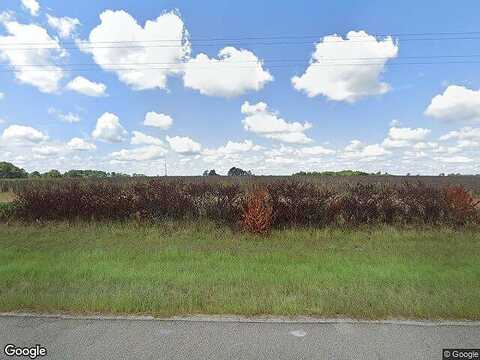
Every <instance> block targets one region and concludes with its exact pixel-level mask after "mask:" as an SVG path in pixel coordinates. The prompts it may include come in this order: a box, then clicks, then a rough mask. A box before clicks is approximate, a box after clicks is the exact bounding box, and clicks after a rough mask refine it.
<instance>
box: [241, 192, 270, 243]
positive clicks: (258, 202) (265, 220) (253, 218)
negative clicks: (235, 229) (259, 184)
mask: <svg viewBox="0 0 480 360" xmlns="http://www.w3.org/2000/svg"><path fill="white" fill-rule="evenodd" d="M242 224H243V227H244V229H245V230H247V231H249V232H251V233H254V234H261V235H264V234H267V233H269V232H270V230H271V228H272V204H271V201H270V197H269V194H268V191H266V190H265V189H263V188H257V189H254V190H252V191H251V192H250V193H248V194H247V196H246V198H245V203H244V206H243V216H242Z"/></svg>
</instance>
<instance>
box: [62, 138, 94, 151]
mask: <svg viewBox="0 0 480 360" xmlns="http://www.w3.org/2000/svg"><path fill="white" fill-rule="evenodd" d="M67 147H68V148H70V149H71V150H77V151H89V150H95V149H96V148H97V147H96V146H95V144H92V143H90V142H88V141H86V140H85V139H81V138H78V137H75V138H72V139H71V140H70V141H69V142H68V143H67Z"/></svg>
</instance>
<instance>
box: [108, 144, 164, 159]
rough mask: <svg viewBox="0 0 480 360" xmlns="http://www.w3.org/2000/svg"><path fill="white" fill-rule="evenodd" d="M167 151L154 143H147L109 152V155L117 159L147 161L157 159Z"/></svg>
mask: <svg viewBox="0 0 480 360" xmlns="http://www.w3.org/2000/svg"><path fill="white" fill-rule="evenodd" d="M166 153H167V151H166V150H165V149H164V148H162V147H160V146H156V145H149V146H144V147H139V148H135V149H130V150H127V149H123V150H120V151H117V152H113V153H111V154H110V157H111V158H113V159H114V160H117V161H147V160H157V159H160V158H162V157H164V156H165V154H166Z"/></svg>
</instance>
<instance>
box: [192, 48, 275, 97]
mask: <svg viewBox="0 0 480 360" xmlns="http://www.w3.org/2000/svg"><path fill="white" fill-rule="evenodd" d="M184 69H185V70H184V75H183V82H184V84H185V86H186V87H188V88H192V89H195V90H198V91H200V93H202V94H204V95H210V96H223V97H234V96H238V95H241V94H244V93H246V92H247V91H252V90H253V91H258V90H260V89H262V88H263V87H264V85H265V84H266V83H267V82H269V81H272V80H273V77H272V75H270V73H269V72H268V71H266V70H264V69H263V63H262V61H261V60H260V59H258V58H257V56H256V55H255V54H254V53H253V52H251V51H248V50H243V49H240V50H239V49H236V48H234V47H231V46H229V47H226V48H223V49H222V50H220V52H219V53H218V59H215V58H211V59H210V58H209V57H208V56H207V55H206V54H198V55H197V56H196V57H194V58H192V59H190V60H189V61H188V62H187V63H186V64H185V68H184Z"/></svg>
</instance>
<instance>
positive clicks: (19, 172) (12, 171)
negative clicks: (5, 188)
mask: <svg viewBox="0 0 480 360" xmlns="http://www.w3.org/2000/svg"><path fill="white" fill-rule="evenodd" d="M26 177H28V173H27V172H26V171H25V170H23V169H22V168H19V167H17V166H15V165H13V164H12V163H9V162H5V161H3V162H0V178H4V179H19V178H26Z"/></svg>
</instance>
